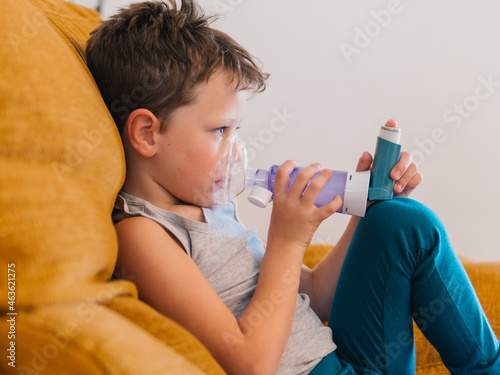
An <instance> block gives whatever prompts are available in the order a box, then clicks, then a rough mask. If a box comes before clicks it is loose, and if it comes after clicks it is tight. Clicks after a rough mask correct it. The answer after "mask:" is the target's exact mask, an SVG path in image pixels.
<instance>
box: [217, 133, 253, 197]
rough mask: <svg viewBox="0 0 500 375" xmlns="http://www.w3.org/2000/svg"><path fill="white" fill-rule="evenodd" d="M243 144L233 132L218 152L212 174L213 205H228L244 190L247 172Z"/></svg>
mask: <svg viewBox="0 0 500 375" xmlns="http://www.w3.org/2000/svg"><path fill="white" fill-rule="evenodd" d="M247 164H248V159H247V150H246V148H245V143H244V142H243V140H242V139H241V138H240V137H239V136H238V133H236V132H234V133H233V134H231V135H230V136H229V137H227V138H226V139H225V140H224V142H223V143H222V146H221V148H220V150H219V158H218V161H217V165H216V167H215V173H214V183H213V186H214V205H224V204H229V203H230V202H231V201H232V200H233V199H234V198H236V197H237V196H238V195H239V194H240V193H241V192H242V191H243V190H244V189H245V175H246V171H247Z"/></svg>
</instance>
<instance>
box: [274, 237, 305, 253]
mask: <svg viewBox="0 0 500 375" xmlns="http://www.w3.org/2000/svg"><path fill="white" fill-rule="evenodd" d="M307 248H308V244H306V243H303V242H298V241H295V240H291V239H288V238H283V237H279V236H272V235H270V236H269V237H268V240H267V246H266V252H267V251H282V252H286V253H287V254H298V255H301V256H302V257H303V256H304V254H305V252H306V250H307Z"/></svg>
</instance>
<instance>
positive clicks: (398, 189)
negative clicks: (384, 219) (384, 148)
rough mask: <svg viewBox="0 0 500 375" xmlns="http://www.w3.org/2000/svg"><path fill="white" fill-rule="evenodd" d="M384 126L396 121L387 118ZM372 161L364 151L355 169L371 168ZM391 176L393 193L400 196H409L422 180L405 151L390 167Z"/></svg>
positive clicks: (410, 156)
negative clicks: (393, 182) (392, 166)
mask: <svg viewBox="0 0 500 375" xmlns="http://www.w3.org/2000/svg"><path fill="white" fill-rule="evenodd" d="M385 126H389V127H392V128H395V127H396V126H397V123H396V121H394V120H388V121H387V122H386V123H385ZM372 163H373V158H372V156H371V155H370V154H369V153H368V152H365V153H363V155H362V156H361V158H360V159H359V162H358V166H357V167H356V171H357V172H362V171H368V170H370V169H371V168H372ZM391 178H392V179H393V180H394V181H396V184H395V185H394V193H395V194H394V195H395V196H401V197H407V196H409V195H410V194H411V193H412V191H413V190H414V189H415V188H416V187H417V186H418V185H420V183H421V182H422V180H423V176H422V175H421V174H420V173H419V172H418V166H417V164H416V163H415V162H414V161H413V156H412V155H411V154H410V153H408V152H405V151H403V152H401V157H400V158H399V162H398V163H397V164H396V165H395V166H394V168H393V169H392V171H391Z"/></svg>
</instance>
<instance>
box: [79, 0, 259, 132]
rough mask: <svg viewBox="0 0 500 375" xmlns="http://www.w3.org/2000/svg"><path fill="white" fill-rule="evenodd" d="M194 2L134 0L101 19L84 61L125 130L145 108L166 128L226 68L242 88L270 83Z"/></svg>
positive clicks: (89, 43)
mask: <svg viewBox="0 0 500 375" xmlns="http://www.w3.org/2000/svg"><path fill="white" fill-rule="evenodd" d="M213 18H214V17H207V16H205V15H204V14H203V12H202V11H201V9H200V7H199V6H198V5H197V4H196V3H195V2H194V0H181V6H180V7H178V6H177V5H176V2H175V0H168V1H148V2H143V3H135V4H132V5H130V6H129V7H128V8H124V9H121V10H120V12H119V13H118V14H116V15H114V16H112V17H111V18H110V19H109V20H107V21H104V22H103V23H102V25H101V26H99V27H98V28H97V29H96V30H94V31H93V32H92V33H91V36H90V39H89V40H88V42H87V48H86V54H87V65H88V67H89V69H90V71H91V73H92V75H93V76H94V79H95V81H96V83H97V85H98V87H99V90H100V91H101V95H102V97H103V98H104V101H105V103H106V105H107V107H108V109H109V111H110V112H111V115H112V116H113V118H114V120H115V123H116V125H117V127H118V129H119V131H120V134H122V131H123V127H124V125H125V122H126V120H127V118H128V116H129V114H130V113H131V112H132V111H134V110H135V109H136V108H146V109H149V110H150V111H151V112H153V113H154V114H155V116H156V117H158V118H159V119H160V120H161V130H162V131H163V130H165V129H166V125H167V122H168V118H169V115H170V114H171V113H172V112H173V111H174V110H175V109H176V108H178V107H180V106H182V105H185V104H188V103H190V102H191V101H192V100H194V98H195V95H194V89H195V87H196V86H197V85H198V84H200V83H202V82H206V81H208V79H209V78H210V77H211V75H212V74H214V73H215V72H217V71H219V70H222V71H224V72H225V73H227V74H229V75H230V76H231V77H232V79H233V80H235V81H236V87H237V89H250V90H252V91H255V92H260V91H263V90H264V89H265V80H266V79H267V78H268V75H267V74H266V73H263V72H262V71H261V70H260V69H259V67H258V66H257V65H256V63H255V62H254V61H253V58H252V56H251V55H250V54H249V53H248V52H247V51H246V50H245V49H244V48H242V47H241V46H240V45H239V44H238V43H236V42H235V41H234V40H233V39H232V38H231V37H229V36H228V35H227V34H225V33H223V32H222V31H219V30H216V29H213V28H211V27H210V22H211V21H212V20H213Z"/></svg>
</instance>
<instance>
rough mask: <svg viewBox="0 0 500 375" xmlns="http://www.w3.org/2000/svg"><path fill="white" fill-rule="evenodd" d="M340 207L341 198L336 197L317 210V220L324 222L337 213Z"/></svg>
mask: <svg viewBox="0 0 500 375" xmlns="http://www.w3.org/2000/svg"><path fill="white" fill-rule="evenodd" d="M340 207H342V198H341V197H340V195H336V196H335V198H333V200H332V201H331V202H330V203H328V204H326V205H324V206H322V207H320V208H318V216H319V219H320V220H325V219H326V218H328V217H330V216H332V215H333V214H334V213H335V212H337V211H338V210H339V209H340Z"/></svg>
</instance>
